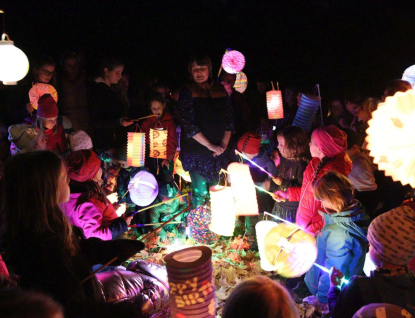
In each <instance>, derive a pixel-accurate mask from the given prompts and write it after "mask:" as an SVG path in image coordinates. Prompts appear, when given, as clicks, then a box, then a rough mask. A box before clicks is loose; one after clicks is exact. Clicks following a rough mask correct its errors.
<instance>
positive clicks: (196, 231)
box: [187, 206, 218, 245]
mask: <svg viewBox="0 0 415 318" xmlns="http://www.w3.org/2000/svg"><path fill="white" fill-rule="evenodd" d="M210 223H211V212H210V208H209V207H207V206H198V207H197V208H195V209H193V210H191V211H190V212H189V214H188V216H187V225H188V226H189V228H190V236H191V237H192V238H193V239H194V240H195V241H196V242H198V243H199V244H206V245H211V244H213V243H215V242H216V240H217V238H218V237H217V235H216V234H215V233H213V232H212V231H210V230H209V225H210Z"/></svg>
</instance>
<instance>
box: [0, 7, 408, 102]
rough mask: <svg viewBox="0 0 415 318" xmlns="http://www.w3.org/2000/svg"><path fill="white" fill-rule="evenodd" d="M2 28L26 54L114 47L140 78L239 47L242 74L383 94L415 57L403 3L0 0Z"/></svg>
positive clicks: (173, 75)
mask: <svg viewBox="0 0 415 318" xmlns="http://www.w3.org/2000/svg"><path fill="white" fill-rule="evenodd" d="M0 5H1V6H2V7H1V8H2V9H4V10H5V12H6V21H7V33H8V35H9V36H10V38H11V39H12V40H14V41H15V44H16V46H18V47H19V48H21V49H22V50H23V51H25V52H26V54H27V55H28V57H29V59H32V58H33V57H34V56H36V55H38V54H47V55H50V56H52V57H54V58H55V59H56V60H59V57H60V56H61V55H62V53H63V52H64V51H65V50H76V51H79V50H81V51H83V52H85V55H86V58H87V61H88V63H89V65H94V63H95V62H96V61H97V59H98V57H99V56H100V55H102V54H104V53H112V54H118V55H119V56H121V57H122V58H123V59H124V60H125V61H126V68H127V69H128V70H129V71H130V72H131V73H132V74H133V75H136V76H137V77H143V76H144V75H147V74H150V73H151V72H154V73H156V74H159V75H160V77H161V78H164V79H183V78H185V76H186V60H187V58H188V56H189V55H190V53H191V52H192V51H199V50H204V51H206V52H207V53H208V55H210V56H211V58H212V60H213V64H214V73H217V70H218V68H219V66H220V59H221V56H222V54H223V53H224V50H225V49H226V48H227V47H230V48H232V49H236V50H239V51H241V52H242V53H244V55H245V57H246V60H247V65H246V68H245V72H246V73H247V75H248V79H249V78H251V79H252V78H253V76H254V74H256V73H258V72H260V73H265V74H267V75H268V76H270V77H271V79H273V80H275V81H277V80H278V81H279V82H280V83H281V84H284V83H285V84H287V83H298V84H301V85H304V86H307V87H312V86H314V84H316V83H320V86H321V90H322V93H323V96H324V92H325V91H326V92H333V91H334V89H335V87H338V88H344V87H350V86H357V87H360V88H363V89H364V90H365V91H366V93H369V94H371V95H381V93H382V91H383V88H384V86H385V84H386V82H387V81H388V80H390V79H393V78H400V77H401V75H402V73H403V71H404V70H405V68H406V67H408V66H410V65H412V64H415V54H414V53H415V36H414V35H413V32H414V29H415V19H414V18H415V2H414V1H412V0H408V1H398V0H395V1H382V0H376V1H375V0H373V1H372V0H370V1H364V0H360V1H350V0H346V1H345V0H332V1H329V0H313V1H307V0H303V1H297V0H292V1H253V0H252V1H244V0H221V1H220V0H205V1H201V0H189V1H168V0H164V1H142V0H135V1H127V0H118V1H92V0H84V1H77V0H74V1H63V0H55V1H42V0H38V1H30V0H27V1H22V0H9V1H4V2H2V3H0Z"/></svg>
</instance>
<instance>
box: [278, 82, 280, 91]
mask: <svg viewBox="0 0 415 318" xmlns="http://www.w3.org/2000/svg"><path fill="white" fill-rule="evenodd" d="M277 90H278V91H279V90H280V85H279V84H278V82H277Z"/></svg>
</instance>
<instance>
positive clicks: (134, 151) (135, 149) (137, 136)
mask: <svg viewBox="0 0 415 318" xmlns="http://www.w3.org/2000/svg"><path fill="white" fill-rule="evenodd" d="M145 153H146V134H145V133H133V132H129V133H128V144H127V164H128V165H129V166H132V167H142V166H144V159H145Z"/></svg>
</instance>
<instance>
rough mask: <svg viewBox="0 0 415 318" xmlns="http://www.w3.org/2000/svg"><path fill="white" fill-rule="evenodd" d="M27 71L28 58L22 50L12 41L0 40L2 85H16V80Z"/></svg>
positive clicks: (0, 78)
mask: <svg viewBox="0 0 415 318" xmlns="http://www.w3.org/2000/svg"><path fill="white" fill-rule="evenodd" d="M28 71H29V60H28V59H27V56H26V54H24V53H23V51H22V50H20V49H19V48H17V47H15V46H14V45H13V41H7V40H5V34H3V36H2V41H0V81H2V82H3V84H4V85H16V84H17V81H19V80H21V79H22V78H23V77H25V76H26V74H27V72H28Z"/></svg>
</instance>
